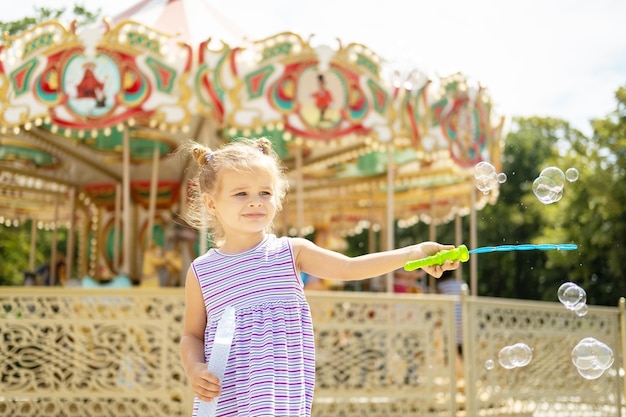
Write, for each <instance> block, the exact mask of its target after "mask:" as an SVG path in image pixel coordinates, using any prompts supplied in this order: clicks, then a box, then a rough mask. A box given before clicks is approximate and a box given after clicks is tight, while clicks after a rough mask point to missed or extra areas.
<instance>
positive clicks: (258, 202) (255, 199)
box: [248, 196, 263, 207]
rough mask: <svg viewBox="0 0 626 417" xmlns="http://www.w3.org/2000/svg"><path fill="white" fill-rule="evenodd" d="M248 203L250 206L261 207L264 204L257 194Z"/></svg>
mask: <svg viewBox="0 0 626 417" xmlns="http://www.w3.org/2000/svg"><path fill="white" fill-rule="evenodd" d="M248 205H249V206H250V207H261V206H262V205H263V202H262V201H261V199H260V198H259V197H258V196H255V197H252V198H251V199H250V201H249V202H248Z"/></svg>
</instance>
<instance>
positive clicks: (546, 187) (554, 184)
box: [533, 167, 565, 204]
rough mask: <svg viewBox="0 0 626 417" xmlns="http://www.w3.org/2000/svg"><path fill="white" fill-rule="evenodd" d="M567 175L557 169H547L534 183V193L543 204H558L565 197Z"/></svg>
mask: <svg viewBox="0 0 626 417" xmlns="http://www.w3.org/2000/svg"><path fill="white" fill-rule="evenodd" d="M564 185H565V174H563V171H561V170H560V169H559V168H557V167H548V168H545V169H544V170H543V171H541V173H540V174H539V177H537V179H535V181H534V182H533V193H535V196H536V197H537V198H538V199H539V201H540V202H542V203H543V204H552V203H556V202H557V201H559V200H560V199H561V198H562V197H563V187H564Z"/></svg>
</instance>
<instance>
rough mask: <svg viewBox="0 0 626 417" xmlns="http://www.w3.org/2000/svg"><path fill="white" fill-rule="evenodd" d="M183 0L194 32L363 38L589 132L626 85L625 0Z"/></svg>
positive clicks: (61, 3)
mask: <svg viewBox="0 0 626 417" xmlns="http://www.w3.org/2000/svg"><path fill="white" fill-rule="evenodd" d="M143 1H144V2H145V1H147V0H143ZM153 1H154V2H156V3H163V2H165V1H166V0H153ZM183 1H185V2H186V9H187V15H188V17H189V23H188V24H189V26H190V27H191V28H192V29H191V30H192V32H194V31H195V33H207V31H208V33H209V36H211V37H213V38H218V39H224V40H226V41H232V39H236V38H238V37H241V36H245V37H247V38H248V39H252V40H259V39H263V38H265V37H268V36H271V35H274V34H277V33H280V32H283V31H292V32H294V33H297V34H299V35H300V36H302V37H303V38H305V39H307V38H308V37H309V36H310V35H313V38H312V40H311V43H312V44H313V45H314V46H317V45H320V44H326V45H329V46H331V47H336V46H337V39H339V40H341V42H342V43H343V44H344V45H346V44H348V43H352V42H355V43H361V44H363V45H365V46H367V47H368V48H370V49H371V50H373V51H374V52H376V53H377V54H378V55H379V56H381V57H383V58H385V59H386V60H387V61H389V65H392V66H394V68H395V67H397V68H399V69H401V70H403V71H406V70H408V69H414V68H416V69H419V70H420V71H422V72H423V73H425V74H427V75H431V76H432V77H435V76H445V75H448V74H451V73H453V72H457V71H460V72H461V73H463V74H464V75H465V76H466V77H468V78H469V79H470V80H472V81H475V82H478V83H480V84H481V85H482V86H484V87H486V88H487V89H488V91H489V94H490V95H491V98H492V100H493V102H494V104H495V111H496V113H497V114H499V115H503V116H505V117H507V118H508V119H510V118H512V117H515V116H542V117H556V118H561V119H565V120H567V121H568V122H570V123H571V124H572V126H574V127H576V128H578V129H580V130H582V131H583V132H584V133H586V134H588V135H589V134H591V127H590V124H589V120H591V119H595V118H604V117H606V116H607V115H608V114H609V113H610V112H612V111H613V110H614V109H615V108H616V101H615V99H614V93H615V91H616V90H617V88H618V87H619V86H624V85H626V36H624V35H623V21H624V16H626V1H622V0H595V1H588V0H429V1H423V0H384V1H380V0H378V1H376V0H315V1H298V0H229V1H224V0H220V1H218V0H183ZM140 2H142V1H141V0H107V1H105V2H100V1H98V2H96V1H94V0H85V1H80V0H20V1H19V2H14V1H12V0H0V4H2V5H3V7H2V15H1V18H0V19H1V20H3V21H9V20H13V19H18V18H20V17H23V16H32V15H33V8H34V7H35V6H43V7H48V8H55V7H70V8H71V7H72V6H73V5H74V4H76V3H77V4H82V5H84V6H85V7H86V8H87V9H88V10H97V9H98V8H100V9H101V10H102V12H103V14H104V15H105V16H115V15H117V14H118V13H119V12H121V11H123V10H126V9H127V8H128V7H130V6H132V5H134V4H137V3H140ZM146 23H150V22H146ZM213 28H214V29H213ZM229 43H230V42H229Z"/></svg>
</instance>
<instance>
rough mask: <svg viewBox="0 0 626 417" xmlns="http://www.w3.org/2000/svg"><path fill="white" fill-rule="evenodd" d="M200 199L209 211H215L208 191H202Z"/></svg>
mask: <svg viewBox="0 0 626 417" xmlns="http://www.w3.org/2000/svg"><path fill="white" fill-rule="evenodd" d="M202 201H203V202H204V206H205V207H206V209H207V210H208V211H209V213H213V211H215V202H214V201H213V197H211V195H210V194H209V193H202Z"/></svg>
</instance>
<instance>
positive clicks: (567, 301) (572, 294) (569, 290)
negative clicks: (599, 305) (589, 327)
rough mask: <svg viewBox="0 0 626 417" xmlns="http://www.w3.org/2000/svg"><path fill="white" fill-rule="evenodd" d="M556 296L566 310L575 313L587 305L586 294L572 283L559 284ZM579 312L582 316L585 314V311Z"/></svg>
mask: <svg viewBox="0 0 626 417" xmlns="http://www.w3.org/2000/svg"><path fill="white" fill-rule="evenodd" d="M557 296H558V297H559V301H560V302H561V304H563V305H564V306H565V307H566V308H567V309H568V310H573V311H577V310H578V309H582V308H583V307H582V306H583V305H586V304H587V293H586V292H585V290H583V289H582V288H581V287H579V286H578V285H576V284H574V283H573V282H565V283H563V284H561V286H560V287H559V290H558V292H557ZM581 312H582V313H583V314H582V315H583V316H584V315H585V314H586V311H585V310H581Z"/></svg>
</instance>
